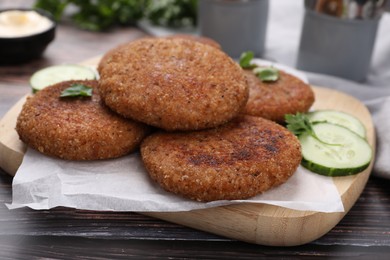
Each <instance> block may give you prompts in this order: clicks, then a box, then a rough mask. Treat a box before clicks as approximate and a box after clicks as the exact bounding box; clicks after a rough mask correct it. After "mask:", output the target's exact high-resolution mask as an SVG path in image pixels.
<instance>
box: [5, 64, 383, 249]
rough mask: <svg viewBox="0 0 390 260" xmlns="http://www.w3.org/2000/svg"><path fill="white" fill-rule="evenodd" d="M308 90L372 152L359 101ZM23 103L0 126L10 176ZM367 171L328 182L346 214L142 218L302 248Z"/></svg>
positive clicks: (258, 209) (242, 210)
mask: <svg viewBox="0 0 390 260" xmlns="http://www.w3.org/2000/svg"><path fill="white" fill-rule="evenodd" d="M96 61H97V59H93V60H90V61H88V62H86V63H85V64H96ZM313 90H314V92H315V96H316V101H315V104H314V105H313V109H336V110H339V111H344V112H347V113H350V114H352V115H354V116H356V117H357V118H359V119H360V120H361V121H362V122H363V123H364V125H365V126H366V129H367V138H368V141H369V143H370V145H371V147H372V148H373V150H374V151H375V131H374V126H373V123H372V119H371V115H370V113H369V112H368V110H367V108H366V107H365V106H364V105H363V104H362V103H361V102H360V101H359V100H357V99H355V98H353V97H351V96H348V95H346V94H344V93H341V92H338V91H335V90H331V89H327V88H322V87H313ZM25 98H26V97H24V98H22V99H21V100H20V101H19V102H17V103H16V104H15V105H14V106H13V107H12V108H11V109H10V110H9V111H8V113H6V115H5V116H4V117H3V118H2V119H1V121H0V167H1V168H3V169H4V170H5V171H6V172H8V173H9V174H10V175H12V176H13V175H14V174H15V173H16V171H17V169H18V167H19V166H20V164H21V163H22V159H23V156H24V153H25V151H26V147H25V145H24V144H23V143H22V142H20V141H19V138H18V135H17V133H16V131H15V129H14V128H15V124H16V118H17V116H18V114H19V112H20V110H21V108H22V106H23V103H24V102H25ZM372 166H373V162H372V163H371V165H370V166H369V167H368V169H366V170H365V171H363V172H361V173H359V174H357V175H353V176H346V177H335V178H333V181H334V183H335V185H336V187H337V189H338V191H339V193H340V195H341V198H342V201H343V204H344V208H345V212H337V213H322V212H314V211H298V210H291V209H287V208H283V207H278V206H272V205H267V204H251V203H242V204H235V205H229V206H222V207H216V208H209V209H202V210H193V211H186V212H169V213H165V212H153V213H151V212H148V213H144V214H145V215H149V216H153V217H156V218H160V219H163V220H167V221H170V222H174V223H177V224H181V225H184V226H188V227H192V228H195V229H199V230H203V231H207V232H211V233H214V234H218V235H221V236H225V237H229V238H234V239H237V240H241V241H246V242H249V243H255V244H261V245H272V246H293V245H301V244H305V243H308V242H311V241H313V240H315V239H317V238H319V237H321V236H322V235H324V234H326V233H327V232H328V231H329V230H331V229H332V228H333V227H334V226H335V225H336V224H337V223H338V222H339V221H340V220H341V219H342V218H343V217H344V215H345V214H346V213H347V212H348V211H349V210H350V209H351V207H352V206H353V204H354V203H355V202H356V200H357V199H358V197H359V196H360V194H361V192H362V191H363V188H364V186H365V184H366V182H367V180H368V177H369V175H370V173H371V170H372Z"/></svg>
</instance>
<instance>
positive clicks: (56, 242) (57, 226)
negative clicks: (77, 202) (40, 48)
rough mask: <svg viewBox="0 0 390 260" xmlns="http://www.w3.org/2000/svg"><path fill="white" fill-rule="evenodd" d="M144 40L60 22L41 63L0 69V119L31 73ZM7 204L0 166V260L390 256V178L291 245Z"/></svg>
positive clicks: (372, 184)
mask: <svg viewBox="0 0 390 260" xmlns="http://www.w3.org/2000/svg"><path fill="white" fill-rule="evenodd" d="M19 2H23V3H25V2H26V1H19ZM2 3H3V1H2ZM2 3H0V8H1V7H2V6H1V5H2ZM145 35H146V34H145V33H144V32H142V31H140V30H138V29H136V28H116V29H114V30H112V31H110V32H105V33H92V32H87V31H82V30H79V29H76V28H75V27H73V26H72V25H69V24H61V25H60V26H59V27H58V31H57V36H56V40H55V41H54V42H53V43H52V44H51V45H50V46H49V48H48V49H47V51H46V52H45V54H44V56H43V57H42V58H41V59H38V60H35V61H32V62H29V63H27V64H23V65H15V66H2V67H0V117H2V116H3V115H4V114H5V113H6V112H7V110H8V109H9V108H10V107H11V106H12V105H13V104H14V103H15V102H16V101H17V100H19V99H20V98H21V97H22V96H24V95H25V94H26V93H29V92H30V87H29V84H28V79H29V77H30V75H31V74H32V73H33V72H34V71H36V70H38V69H40V68H43V67H46V66H48V65H52V64H61V63H78V62H80V61H83V60H86V59H89V58H91V57H94V56H97V55H99V54H102V53H104V52H106V51H107V50H109V49H110V48H112V47H114V46H116V45H118V44H120V43H123V42H127V41H131V40H133V39H136V38H139V37H143V36H145ZM11 200H12V177H10V176H9V175H7V174H6V173H5V172H4V171H3V170H1V169H0V259H37V258H39V259H43V258H44V259H53V258H54V259H76V258H81V259H117V258H119V259H120V258H126V259H127V258H132V257H133V258H136V259H140V258H158V259H162V258H170V259H177V258H181V259H182V258H207V259H230V258H240V259H249V258H255V259H261V258H267V259H268V258H277V259H279V258H284V259H294V258H296V259H301V258H306V257H307V258H310V257H319V256H323V257H328V258H332V259H333V258H344V257H346V256H352V257H355V258H357V259H367V258H369V257H376V258H377V259H390V258H389V257H390V181H388V180H384V179H379V178H374V177H371V178H370V180H369V181H368V184H367V186H366V188H365V190H364V192H363V194H362V195H361V197H360V198H359V200H358V201H357V203H356V204H355V206H354V207H353V208H352V210H351V211H350V212H349V213H348V214H347V215H346V216H345V218H344V219H343V220H342V221H341V222H340V223H339V224H338V225H337V226H336V227H335V228H333V229H332V230H331V231H330V232H329V233H328V234H326V235H325V236H323V237H322V238H320V239H318V240H316V241H313V242H312V243H310V244H307V245H303V246H297V247H267V246H260V245H253V244H248V243H244V242H240V241H235V240H231V239H228V238H224V237H219V236H216V235H213V234H208V233H205V232H201V231H197V230H193V229H190V228H187V227H183V226H179V225H176V224H172V223H168V222H165V221H162V220H158V219H154V218H151V217H147V216H144V215H140V214H137V213H131V212H128V213H127V212H126V213H115V212H95V211H85V210H76V209H69V208H56V209H52V210H41V211H36V210H32V209H29V208H22V209H17V210H8V209H7V207H6V206H5V203H10V202H11ZM297 235H299V234H297Z"/></svg>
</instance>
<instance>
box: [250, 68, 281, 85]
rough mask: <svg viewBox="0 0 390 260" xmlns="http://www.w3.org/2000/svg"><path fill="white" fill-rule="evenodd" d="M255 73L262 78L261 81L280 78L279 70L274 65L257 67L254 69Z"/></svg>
mask: <svg viewBox="0 0 390 260" xmlns="http://www.w3.org/2000/svg"><path fill="white" fill-rule="evenodd" d="M253 73H255V75H256V76H257V77H258V78H259V79H261V81H266V82H269V81H271V82H272V81H277V80H278V79H279V71H278V70H277V69H276V68H274V67H264V68H263V67H257V68H255V69H253Z"/></svg>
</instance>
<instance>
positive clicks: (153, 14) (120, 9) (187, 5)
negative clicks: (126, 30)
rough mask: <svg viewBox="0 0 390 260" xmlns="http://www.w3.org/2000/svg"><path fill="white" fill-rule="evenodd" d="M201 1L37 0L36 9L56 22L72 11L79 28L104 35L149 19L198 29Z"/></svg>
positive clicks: (159, 23)
mask: <svg viewBox="0 0 390 260" xmlns="http://www.w3.org/2000/svg"><path fill="white" fill-rule="evenodd" d="M197 2H198V0H37V1H36V2H35V4H34V7H35V8H40V9H44V10H46V11H48V12H50V13H51V14H52V15H53V16H54V18H55V19H56V20H57V21H60V20H61V19H62V18H63V16H64V15H65V13H66V12H65V10H66V8H68V7H72V8H73V9H74V11H73V12H72V13H71V14H70V18H71V20H72V21H73V22H74V23H75V24H76V25H77V26H78V27H80V28H83V29H87V30H92V31H102V30H106V29H108V28H110V27H113V26H116V25H133V24H135V23H136V22H137V21H139V20H142V19H146V20H149V21H150V22H151V23H152V24H154V25H160V26H166V27H187V26H195V25H196V18H197Z"/></svg>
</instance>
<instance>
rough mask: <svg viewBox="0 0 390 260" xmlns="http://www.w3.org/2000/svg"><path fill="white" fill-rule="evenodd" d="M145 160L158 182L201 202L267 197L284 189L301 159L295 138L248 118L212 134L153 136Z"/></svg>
mask: <svg viewBox="0 0 390 260" xmlns="http://www.w3.org/2000/svg"><path fill="white" fill-rule="evenodd" d="M141 155H142V160H143V162H144V165H145V167H146V169H147V171H148V172H149V174H150V176H151V178H152V179H153V180H154V181H156V182H157V183H158V184H160V185H161V186H162V187H163V188H164V189H165V190H167V191H170V192H173V193H176V194H179V195H182V196H184V197H187V198H190V199H193V200H197V201H213V200H232V199H246V198H249V197H252V196H254V195H256V194H259V193H262V192H264V191H266V190H268V189H270V188H271V187H274V186H277V185H279V184H282V183H284V182H285V181H286V180H287V179H288V178H289V177H290V176H291V175H292V174H293V173H294V172H295V171H296V169H297V167H298V166H299V163H300V161H301V158H302V156H301V147H300V144H299V141H298V139H297V138H296V137H295V136H294V135H293V134H292V133H291V132H289V131H288V130H287V129H285V128H284V127H283V126H281V125H278V124H277V123H275V122H272V121H270V120H267V119H264V118H260V117H252V116H246V115H245V116H240V117H238V118H235V119H234V120H232V121H231V122H229V123H227V124H226V125H223V126H220V127H218V128H214V129H209V130H203V131H193V132H180V133H179V132H177V133H170V132H157V133H154V134H152V135H150V136H148V137H147V138H146V139H145V140H144V141H143V142H142V144H141Z"/></svg>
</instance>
